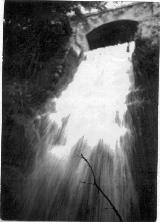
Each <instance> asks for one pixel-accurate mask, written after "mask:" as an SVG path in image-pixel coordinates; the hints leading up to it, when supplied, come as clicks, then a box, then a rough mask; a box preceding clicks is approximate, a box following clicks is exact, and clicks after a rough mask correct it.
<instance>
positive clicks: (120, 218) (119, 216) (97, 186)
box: [81, 154, 124, 222]
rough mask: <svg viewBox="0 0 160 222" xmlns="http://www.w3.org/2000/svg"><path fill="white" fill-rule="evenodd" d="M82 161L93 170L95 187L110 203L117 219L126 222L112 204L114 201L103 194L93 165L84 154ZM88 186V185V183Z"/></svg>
mask: <svg viewBox="0 0 160 222" xmlns="http://www.w3.org/2000/svg"><path fill="white" fill-rule="evenodd" d="M81 157H82V159H83V160H84V161H85V162H86V163H87V164H88V166H89V168H90V169H91V172H92V175H93V179H94V182H93V185H94V186H95V187H96V188H97V190H98V191H99V192H100V193H101V194H102V195H103V197H104V198H105V199H106V200H107V201H108V202H109V204H110V205H111V207H112V209H113V210H114V212H115V214H116V215H117V217H118V218H119V221H121V222H124V221H123V219H122V217H121V215H120V214H119V212H118V210H117V209H116V207H115V206H114V204H113V203H112V201H111V200H110V199H109V198H108V196H107V195H106V194H105V193H104V192H103V190H102V189H101V188H100V186H99V185H98V184H97V181H96V177H95V174H94V171H93V168H92V166H91V164H90V163H89V162H88V160H87V159H86V158H85V157H84V156H83V154H81ZM87 184H88V183H87Z"/></svg>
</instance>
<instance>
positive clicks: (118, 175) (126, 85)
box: [26, 42, 137, 221]
mask: <svg viewBox="0 0 160 222" xmlns="http://www.w3.org/2000/svg"><path fill="white" fill-rule="evenodd" d="M126 48H127V44H122V45H117V46H110V47H106V48H101V49H97V50H94V51H90V52H88V53H86V60H85V61H83V62H82V63H81V64H80V66H79V68H78V71H77V73H76V74H75V77H74V79H73V81H72V82H71V83H70V84H69V86H68V87H67V89H66V90H65V91H63V92H62V94H61V96H60V97H59V98H57V99H54V101H55V103H56V112H55V113H50V114H49V115H48V116H47V119H46V120H45V124H46V128H45V134H44V135H43V136H42V138H41V140H40V142H39V144H38V145H37V147H38V146H39V147H41V148H39V149H41V150H43V151H42V153H43V154H41V158H40V159H38V161H37V163H36V166H35V170H34V171H33V173H32V175H31V176H30V178H29V185H28V186H29V188H28V190H27V194H28V193H30V195H29V194H28V198H27V199H28V201H26V203H27V204H26V206H27V207H26V208H28V211H27V214H28V215H29V216H28V217H29V218H31V219H34V218H35V219H36V220H37V219H40V220H44V219H45V220H100V221H103V220H105V221H106V220H108V221H118V218H117V217H116V215H115V213H114V212H113V209H110V206H109V204H108V203H107V201H106V200H105V199H104V197H103V196H101V195H100V194H99V193H98V191H97V190H96V188H95V187H94V186H93V185H89V184H87V183H92V181H93V178H92V174H91V172H90V169H89V168H88V166H87V164H86V163H85V162H84V160H82V159H81V157H80V154H81V153H83V154H84V155H85V156H86V158H87V159H88V161H89V162H90V164H91V165H92V166H93V170H94V172H95V175H96V177H97V180H98V183H99V185H100V187H101V188H102V189H103V190H104V192H105V193H106V194H107V195H108V196H109V198H110V199H111V200H112V202H113V203H114V205H115V206H116V208H117V209H118V211H119V213H120V214H121V215H122V217H123V218H124V219H125V220H128V219H129V218H130V216H131V213H132V210H133V209H134V208H135V206H136V204H137V199H136V192H135V189H134V184H133V181H132V175H131V171H130V165H129V161H128V154H127V153H130V149H131V141H130V140H131V136H130V130H129V129H128V128H127V124H126V123H125V120H124V116H125V114H126V112H127V104H126V98H127V95H128V94H129V93H130V91H131V90H132V88H133V85H132V83H131V81H130V77H131V76H132V65H131V55H132V52H133V50H134V43H133V42H132V43H131V44H130V53H128V52H126ZM126 150H127V151H126ZM85 183H86V184H85ZM40 203H41V204H40Z"/></svg>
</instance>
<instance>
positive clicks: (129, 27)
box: [86, 19, 138, 50]
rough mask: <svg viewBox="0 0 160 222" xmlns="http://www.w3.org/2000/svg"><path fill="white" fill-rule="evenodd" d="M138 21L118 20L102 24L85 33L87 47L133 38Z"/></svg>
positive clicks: (123, 41)
mask: <svg viewBox="0 0 160 222" xmlns="http://www.w3.org/2000/svg"><path fill="white" fill-rule="evenodd" d="M137 26H138V22H137V21H134V20H126V19H124V20H118V21H113V22H109V23H106V24H103V25H101V26H99V27H97V28H95V29H93V30H92V31H91V32H89V33H87V34H86V38H87V41H88V45H89V49H91V50H92V49H96V48H100V47H105V46H109V45H115V44H118V43H125V42H130V41H132V40H134V35H135V33H136V31H137Z"/></svg>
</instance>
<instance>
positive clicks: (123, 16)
mask: <svg viewBox="0 0 160 222" xmlns="http://www.w3.org/2000/svg"><path fill="white" fill-rule="evenodd" d="M159 12H160V10H159V7H157V3H151V2H138V3H134V4H130V5H126V6H124V7H121V8H116V9H110V10H106V11H105V12H103V13H102V12H101V13H94V14H88V15H86V16H85V19H83V20H81V21H78V20H76V19H75V20H74V19H72V20H71V26H72V28H73V36H72V39H71V44H72V47H73V49H74V50H75V51H76V53H77V54H79V53H80V52H81V51H88V50H91V49H95V48H99V47H104V46H107V45H113V44H117V43H123V42H129V41H131V40H133V38H134V34H135V32H136V30H137V25H138V24H139V23H140V22H142V21H144V20H146V19H148V18H149V17H152V16H153V15H154V14H157V13H159Z"/></svg>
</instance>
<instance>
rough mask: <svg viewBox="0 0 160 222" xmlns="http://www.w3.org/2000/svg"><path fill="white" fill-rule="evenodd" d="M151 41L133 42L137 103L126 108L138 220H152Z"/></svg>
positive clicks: (155, 56)
mask: <svg viewBox="0 0 160 222" xmlns="http://www.w3.org/2000/svg"><path fill="white" fill-rule="evenodd" d="M148 37H149V36H148ZM154 37H155V36H154ZM154 41H155V38H151V39H150V38H145V39H144V38H142V36H139V37H138V38H137V40H136V49H135V52H134V55H133V66H134V75H135V88H136V89H138V91H137V92H136V93H134V95H133V97H134V98H137V99H138V100H139V101H140V104H139V105H133V106H131V107H130V108H129V109H130V112H131V115H132V119H133V125H134V130H135V138H136V139H135V147H134V150H135V152H134V153H133V157H132V160H131V161H132V164H133V168H132V169H133V172H132V173H133V175H134V181H135V184H136V187H137V191H138V194H139V202H140V213H141V219H142V220H144V221H146V220H147V221H148V220H149V221H150V220H151V221H153V220H155V219H156V184H157V155H158V82H159V81H158V80H159V76H158V74H159V73H158V60H159V50H158V44H154Z"/></svg>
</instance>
